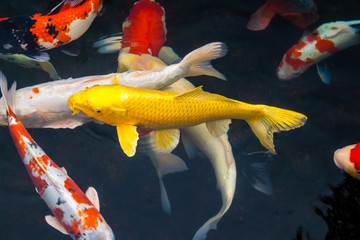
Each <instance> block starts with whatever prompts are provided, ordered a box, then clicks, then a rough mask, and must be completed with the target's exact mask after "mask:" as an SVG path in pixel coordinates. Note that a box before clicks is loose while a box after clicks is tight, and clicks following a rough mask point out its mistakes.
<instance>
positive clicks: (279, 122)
mask: <svg viewBox="0 0 360 240" xmlns="http://www.w3.org/2000/svg"><path fill="white" fill-rule="evenodd" d="M68 105H69V106H70V108H71V110H72V111H74V113H78V112H80V111H81V112H83V113H85V114H86V115H88V116H90V117H93V118H95V119H97V120H100V121H103V122H105V123H108V124H110V125H114V126H116V127H117V133H118V137H119V142H120V145H121V147H122V149H123V150H124V152H125V153H126V154H127V155H128V156H133V155H134V154H135V150H136V145H137V140H138V133H137V131H136V126H138V127H139V128H141V129H153V130H162V129H166V130H163V131H156V140H155V145H156V146H157V147H158V148H159V149H161V150H162V151H163V152H170V151H172V150H173V148H174V147H176V145H177V143H178V140H179V134H180V133H179V130H178V128H185V127H190V126H194V125H197V124H200V123H204V122H206V123H207V127H208V129H209V130H210V133H211V134H212V135H213V136H220V135H222V134H223V133H225V132H226V131H227V130H228V125H229V123H230V120H228V119H243V120H245V121H246V122H247V123H248V124H249V125H250V127H251V129H252V130H253V132H254V134H255V135H256V136H257V137H258V138H259V140H260V142H261V144H262V145H263V146H264V147H266V148H267V149H269V150H270V151H271V152H272V153H275V148H274V144H273V133H274V132H279V131H287V130H290V129H294V128H298V127H301V126H302V125H304V124H305V122H306V119H307V118H306V116H304V115H303V114H300V113H297V112H293V111H290V110H284V109H280V108H276V107H269V106H266V105H251V104H247V103H243V102H240V101H236V100H233V99H229V98H226V97H223V96H220V95H217V94H211V93H208V92H204V91H203V90H202V89H201V87H197V88H195V89H193V90H190V91H188V92H185V93H180V94H178V93H173V92H165V91H156V90H147V89H139V88H132V87H127V86H123V85H111V86H94V87H91V88H88V89H86V90H83V91H81V92H78V93H77V94H74V95H72V96H71V97H70V98H69V99H68ZM219 120H221V121H219Z"/></svg>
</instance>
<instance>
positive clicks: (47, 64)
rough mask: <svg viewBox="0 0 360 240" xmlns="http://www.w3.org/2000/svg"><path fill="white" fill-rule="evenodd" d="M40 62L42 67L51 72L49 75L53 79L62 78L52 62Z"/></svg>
mask: <svg viewBox="0 0 360 240" xmlns="http://www.w3.org/2000/svg"><path fill="white" fill-rule="evenodd" d="M39 64H40V67H41V69H42V70H44V71H45V72H47V73H49V76H50V77H51V78H52V79H53V80H60V79H61V78H60V77H59V75H58V74H57V72H56V70H55V68H54V66H53V65H52V64H51V63H50V62H39Z"/></svg>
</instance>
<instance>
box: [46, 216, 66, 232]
mask: <svg viewBox="0 0 360 240" xmlns="http://www.w3.org/2000/svg"><path fill="white" fill-rule="evenodd" d="M45 221H46V222H47V224H49V225H50V226H52V227H53V228H55V229H56V230H58V231H59V232H61V233H63V234H66V235H69V233H68V232H67V231H66V229H65V228H64V226H63V225H61V223H59V221H58V220H57V219H56V217H54V216H51V215H46V216H45Z"/></svg>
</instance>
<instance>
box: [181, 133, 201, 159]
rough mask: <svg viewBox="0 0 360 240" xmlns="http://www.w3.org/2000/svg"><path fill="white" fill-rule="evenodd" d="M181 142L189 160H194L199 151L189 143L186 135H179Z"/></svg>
mask: <svg viewBox="0 0 360 240" xmlns="http://www.w3.org/2000/svg"><path fill="white" fill-rule="evenodd" d="M181 140H182V143H183V145H184V148H185V152H186V153H187V155H188V157H189V158H194V157H196V155H197V154H198V153H199V150H198V149H197V148H196V146H195V145H194V144H193V143H192V142H191V140H190V138H189V136H188V135H186V134H184V133H181Z"/></svg>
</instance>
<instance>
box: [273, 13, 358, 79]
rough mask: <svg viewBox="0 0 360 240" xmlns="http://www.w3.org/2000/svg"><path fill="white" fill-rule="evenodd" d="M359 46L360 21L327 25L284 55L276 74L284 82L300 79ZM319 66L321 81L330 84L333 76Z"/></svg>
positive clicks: (319, 28)
mask: <svg viewBox="0 0 360 240" xmlns="http://www.w3.org/2000/svg"><path fill="white" fill-rule="evenodd" d="M359 43H360V20H355V21H337V22H330V23H325V24H323V25H321V26H320V27H318V28H317V29H316V30H314V31H312V32H311V33H309V34H307V35H306V36H304V37H302V38H301V39H300V41H299V42H298V43H297V44H296V45H294V46H293V47H292V48H290V49H289V50H288V51H287V52H286V53H285V55H284V56H283V59H282V60H281V62H280V65H279V67H278V68H277V70H276V72H277V75H278V77H279V78H280V79H283V80H286V79H291V78H295V77H298V76H300V75H301V74H302V73H304V72H305V71H306V70H307V69H308V68H309V67H310V66H312V65H314V64H316V63H318V62H320V61H322V60H324V59H325V58H327V57H329V56H331V55H332V54H334V53H336V52H338V51H340V50H342V49H345V48H348V47H350V46H353V45H356V44H359ZM317 66H318V72H319V75H320V77H321V80H322V81H323V82H324V83H329V82H330V73H329V70H328V68H327V66H326V65H323V66H321V65H320V66H319V65H317Z"/></svg>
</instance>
